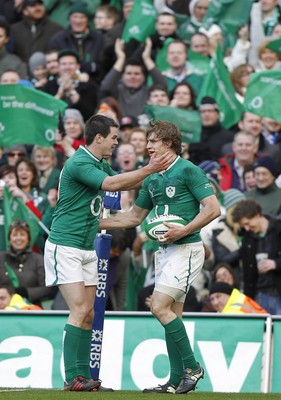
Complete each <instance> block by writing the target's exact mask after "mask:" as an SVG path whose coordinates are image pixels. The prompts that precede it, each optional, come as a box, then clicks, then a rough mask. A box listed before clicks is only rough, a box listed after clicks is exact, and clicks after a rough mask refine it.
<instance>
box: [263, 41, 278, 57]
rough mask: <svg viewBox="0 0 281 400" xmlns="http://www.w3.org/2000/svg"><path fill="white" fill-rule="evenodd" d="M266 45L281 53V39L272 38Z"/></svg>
mask: <svg viewBox="0 0 281 400" xmlns="http://www.w3.org/2000/svg"><path fill="white" fill-rule="evenodd" d="M265 47H267V48H268V49H270V50H272V51H275V53H277V54H281V39H276V40H272V41H271V42H269V43H268V44H267V45H266V46H265Z"/></svg>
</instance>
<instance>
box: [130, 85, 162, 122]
mask: <svg viewBox="0 0 281 400" xmlns="http://www.w3.org/2000/svg"><path fill="white" fill-rule="evenodd" d="M148 93H149V95H148V99H147V102H146V104H147V105H154V106H168V105H169V103H170V98H169V93H168V91H167V89H166V87H165V86H163V85H152V86H150V88H149V89H148ZM138 123H139V125H140V126H141V127H142V128H143V129H146V127H147V125H148V123H149V117H148V115H147V114H145V113H143V114H140V115H139V116H138Z"/></svg>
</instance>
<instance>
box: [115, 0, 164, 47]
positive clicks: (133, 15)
mask: <svg viewBox="0 0 281 400" xmlns="http://www.w3.org/2000/svg"><path fill="white" fill-rule="evenodd" d="M156 16H157V12H156V9H155V8H154V6H153V2H152V0H138V1H135V2H134V5H133V8H132V10H131V12H130V18H129V19H128V20H127V22H126V24H125V28H124V31H123V34H122V39H123V40H124V42H129V40H131V39H135V40H137V41H138V42H141V43H143V42H145V39H146V38H147V37H148V36H150V35H152V33H154V32H155V22H156Z"/></svg>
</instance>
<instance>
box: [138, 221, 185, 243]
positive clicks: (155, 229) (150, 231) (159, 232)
mask: <svg viewBox="0 0 281 400" xmlns="http://www.w3.org/2000/svg"><path fill="white" fill-rule="evenodd" d="M163 222H168V223H169V224H174V225H176V226H181V225H186V224H187V222H186V221H185V220H184V219H183V218H181V217H178V216H177V215H171V214H170V215H161V216H159V217H156V218H153V219H151V220H150V221H149V222H148V223H147V225H146V227H145V233H146V234H147V236H148V237H149V239H152V240H158V241H160V242H161V239H162V237H163V235H165V233H166V232H168V230H169V228H168V227H167V226H165V225H164V224H163Z"/></svg>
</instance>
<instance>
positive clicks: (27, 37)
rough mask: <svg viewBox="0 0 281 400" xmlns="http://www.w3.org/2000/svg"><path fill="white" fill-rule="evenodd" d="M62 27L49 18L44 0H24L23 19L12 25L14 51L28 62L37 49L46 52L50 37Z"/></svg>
mask: <svg viewBox="0 0 281 400" xmlns="http://www.w3.org/2000/svg"><path fill="white" fill-rule="evenodd" d="M62 29H63V27H62V26H60V25H58V24H56V23H55V22H52V21H50V20H49V19H48V18H47V16H46V11H45V7H44V4H43V1H42V0H24V1H23V20H22V21H20V22H17V23H16V24H13V25H12V27H11V36H12V43H13V53H15V54H16V55H17V56H19V57H20V58H21V59H22V61H24V62H27V61H28V59H29V57H30V56H31V55H32V54H33V53H35V52H36V51H41V52H43V53H45V52H46V51H47V49H48V42H49V40H50V37H51V36H52V35H53V34H54V33H56V32H59V31H60V30H62Z"/></svg>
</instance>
